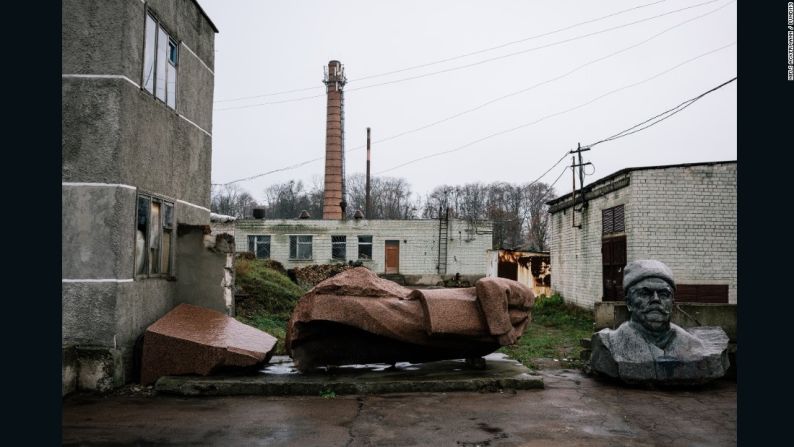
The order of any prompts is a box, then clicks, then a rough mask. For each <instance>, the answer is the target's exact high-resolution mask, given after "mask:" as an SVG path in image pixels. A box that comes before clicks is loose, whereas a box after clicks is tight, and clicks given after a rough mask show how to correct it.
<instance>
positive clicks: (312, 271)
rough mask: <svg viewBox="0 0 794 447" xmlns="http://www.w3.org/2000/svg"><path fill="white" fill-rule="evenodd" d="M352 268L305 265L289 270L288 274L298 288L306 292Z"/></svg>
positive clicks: (347, 266) (333, 265)
mask: <svg viewBox="0 0 794 447" xmlns="http://www.w3.org/2000/svg"><path fill="white" fill-rule="evenodd" d="M352 268H353V266H351V265H347V264H321V265H307V266H306V267H295V268H294V269H290V271H289V274H290V278H291V279H292V280H293V281H295V282H296V283H297V284H298V286H300V287H302V288H304V289H307V290H308V289H311V288H312V287H314V286H316V285H317V284H318V283H320V282H322V281H325V280H326V279H328V278H330V277H332V276H334V275H337V274H339V273H342V272H344V271H346V270H350V269H352Z"/></svg>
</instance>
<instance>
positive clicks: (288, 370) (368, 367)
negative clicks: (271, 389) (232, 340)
mask: <svg viewBox="0 0 794 447" xmlns="http://www.w3.org/2000/svg"><path fill="white" fill-rule="evenodd" d="M483 358H484V359H485V360H486V361H488V360H498V361H512V362H515V363H519V362H518V361H516V360H513V359H511V358H509V357H508V356H507V354H503V353H501V352H494V353H491V354H488V355H486V356H485V357H483ZM450 361H452V362H458V363H465V360H464V359H456V360H450ZM422 365H424V364H423V363H409V362H397V363H396V364H395V365H394V367H392V365H390V364H387V363H366V364H353V365H340V366H334V367H332V368H330V369H331V370H332V371H333V372H334V373H342V374H344V373H345V372H356V373H361V372H369V371H372V372H379V371H389V372H395V371H418V370H419V369H421V367H422ZM328 370H329V368H325V367H320V368H317V371H318V372H327V371H328ZM452 370H453V371H462V370H463V368H453V369H452ZM259 372H260V373H261V374H266V375H289V374H301V372H300V371H298V369H297V368H295V364H294V363H293V362H292V359H291V358H290V357H288V356H274V357H273V359H272V360H271V361H270V363H268V364H267V365H265V367H264V368H262V369H261V370H260V371H259Z"/></svg>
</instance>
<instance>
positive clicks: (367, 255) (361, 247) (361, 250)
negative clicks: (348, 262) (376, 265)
mask: <svg viewBox="0 0 794 447" xmlns="http://www.w3.org/2000/svg"><path fill="white" fill-rule="evenodd" d="M358 259H372V236H359V237H358Z"/></svg>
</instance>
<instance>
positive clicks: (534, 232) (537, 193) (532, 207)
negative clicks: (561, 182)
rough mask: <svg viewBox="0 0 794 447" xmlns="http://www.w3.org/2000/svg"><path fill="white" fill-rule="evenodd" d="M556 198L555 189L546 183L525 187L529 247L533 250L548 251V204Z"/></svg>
mask: <svg viewBox="0 0 794 447" xmlns="http://www.w3.org/2000/svg"><path fill="white" fill-rule="evenodd" d="M555 197H556V194H555V192H554V188H552V187H550V186H549V185H547V184H545V183H535V184H528V185H526V186H525V187H524V198H523V199H524V206H523V208H524V216H525V218H526V221H527V245H528V248H529V249H531V250H537V251H546V250H548V247H549V207H548V205H546V202H548V201H549V200H551V199H553V198H555Z"/></svg>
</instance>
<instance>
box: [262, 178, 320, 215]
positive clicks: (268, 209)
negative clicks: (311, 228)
mask: <svg viewBox="0 0 794 447" xmlns="http://www.w3.org/2000/svg"><path fill="white" fill-rule="evenodd" d="M264 192H265V216H267V217H268V218H271V219H294V218H296V217H298V216H299V215H300V213H301V211H304V210H305V211H307V212H308V213H309V215H310V216H311V217H312V218H314V219H320V218H322V214H323V192H322V190H320V189H319V188H317V186H316V185H315V186H314V187H313V188H312V189H311V190H309V191H307V190H306V188H305V187H304V186H303V182H302V181H300V180H299V181H297V182H296V181H294V180H290V181H288V182H284V183H277V184H274V185H270V186H268V187H267V188H265V191H264Z"/></svg>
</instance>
